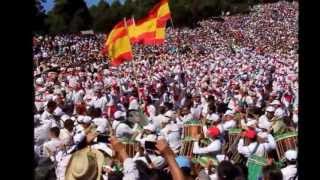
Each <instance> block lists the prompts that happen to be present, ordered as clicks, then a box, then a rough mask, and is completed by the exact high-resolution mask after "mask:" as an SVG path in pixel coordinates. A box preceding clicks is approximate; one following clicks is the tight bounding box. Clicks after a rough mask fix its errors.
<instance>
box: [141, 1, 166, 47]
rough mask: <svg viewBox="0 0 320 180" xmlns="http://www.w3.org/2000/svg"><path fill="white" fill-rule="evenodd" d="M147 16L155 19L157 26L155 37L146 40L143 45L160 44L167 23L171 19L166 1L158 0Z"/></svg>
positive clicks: (162, 40) (163, 38)
mask: <svg viewBox="0 0 320 180" xmlns="http://www.w3.org/2000/svg"><path fill="white" fill-rule="evenodd" d="M148 14H149V16H152V17H157V26H156V33H155V36H154V37H151V38H148V39H146V40H145V44H162V43H163V42H164V40H165V34H166V33H165V31H166V24H167V21H168V20H169V19H170V18H171V12H170V8H169V4H168V0H160V2H159V3H158V4H156V5H155V6H154V7H153V8H152V9H151V10H150V11H149V13H148Z"/></svg>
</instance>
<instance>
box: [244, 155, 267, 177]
mask: <svg viewBox="0 0 320 180" xmlns="http://www.w3.org/2000/svg"><path fill="white" fill-rule="evenodd" d="M266 165H267V159H266V158H264V157H259V156H255V155H252V156H251V157H250V158H248V162H247V166H248V180H257V179H259V177H260V176H261V175H262V167H263V166H266Z"/></svg>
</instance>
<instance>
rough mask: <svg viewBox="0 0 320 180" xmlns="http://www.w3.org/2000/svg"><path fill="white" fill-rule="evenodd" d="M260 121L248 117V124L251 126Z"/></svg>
mask: <svg viewBox="0 0 320 180" xmlns="http://www.w3.org/2000/svg"><path fill="white" fill-rule="evenodd" d="M257 123H258V121H257V120H255V119H248V122H247V126H248V127H250V126H254V125H256V124H257Z"/></svg>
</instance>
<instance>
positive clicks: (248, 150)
mask: <svg viewBox="0 0 320 180" xmlns="http://www.w3.org/2000/svg"><path fill="white" fill-rule="evenodd" d="M256 145H257V142H253V143H250V144H249V145H248V146H244V140H243V139H240V141H239V143H238V148H237V149H238V152H239V153H240V154H242V155H244V156H245V157H250V156H251V155H256V156H260V157H263V156H264V155H265V153H267V152H268V151H269V150H270V149H271V146H270V144H269V143H263V144H259V145H258V147H257V149H256V151H255V152H254V153H253V151H254V150H255V147H256Z"/></svg>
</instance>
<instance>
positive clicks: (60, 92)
mask: <svg viewBox="0 0 320 180" xmlns="http://www.w3.org/2000/svg"><path fill="white" fill-rule="evenodd" d="M53 94H62V91H61V89H55V90H54V91H53Z"/></svg>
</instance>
